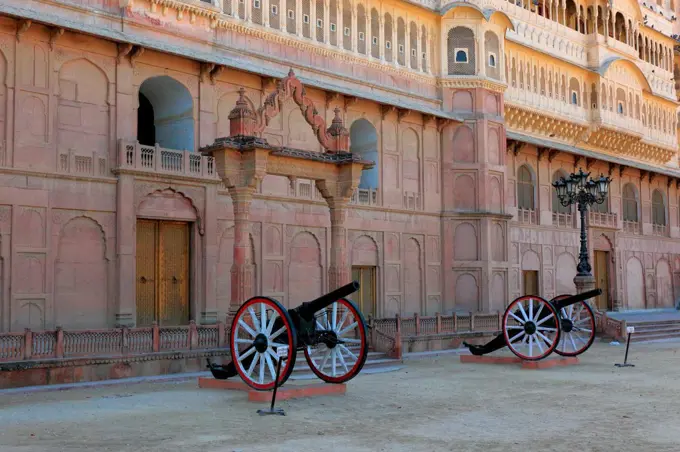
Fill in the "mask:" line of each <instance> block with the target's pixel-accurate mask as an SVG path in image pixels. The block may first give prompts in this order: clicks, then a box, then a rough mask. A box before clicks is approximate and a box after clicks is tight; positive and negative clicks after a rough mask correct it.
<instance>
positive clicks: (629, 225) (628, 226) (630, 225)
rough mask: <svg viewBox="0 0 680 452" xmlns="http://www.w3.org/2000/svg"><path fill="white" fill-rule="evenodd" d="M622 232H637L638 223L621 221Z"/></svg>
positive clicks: (638, 230)
mask: <svg viewBox="0 0 680 452" xmlns="http://www.w3.org/2000/svg"><path fill="white" fill-rule="evenodd" d="M623 232H627V233H628V234H639V233H640V223H638V222H637V221H626V220H624V221H623Z"/></svg>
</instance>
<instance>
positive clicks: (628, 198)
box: [622, 184, 638, 221]
mask: <svg viewBox="0 0 680 452" xmlns="http://www.w3.org/2000/svg"><path fill="white" fill-rule="evenodd" d="M622 195H623V196H622V197H623V221H638V208H637V196H636V195H635V189H634V188H633V186H632V185H631V184H626V186H625V187H623V193H622Z"/></svg>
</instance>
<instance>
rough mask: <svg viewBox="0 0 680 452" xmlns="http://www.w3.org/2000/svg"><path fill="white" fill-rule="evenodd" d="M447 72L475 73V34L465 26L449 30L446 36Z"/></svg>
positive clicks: (458, 73) (454, 73)
mask: <svg viewBox="0 0 680 452" xmlns="http://www.w3.org/2000/svg"><path fill="white" fill-rule="evenodd" d="M447 53H448V66H449V67H448V69H449V71H448V74H449V75H474V74H475V34H474V33H473V32H472V30H470V29H469V28H466V27H455V28H452V29H451V30H449V34H448V37H447Z"/></svg>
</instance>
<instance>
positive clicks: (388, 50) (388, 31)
mask: <svg viewBox="0 0 680 452" xmlns="http://www.w3.org/2000/svg"><path fill="white" fill-rule="evenodd" d="M393 47H394V43H393V42H392V16H391V15H390V13H385V61H387V62H388V63H391V62H392V49H393Z"/></svg>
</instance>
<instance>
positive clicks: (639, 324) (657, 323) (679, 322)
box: [626, 319, 680, 329]
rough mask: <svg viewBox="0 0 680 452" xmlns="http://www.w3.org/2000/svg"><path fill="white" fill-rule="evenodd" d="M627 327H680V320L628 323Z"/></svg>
mask: <svg viewBox="0 0 680 452" xmlns="http://www.w3.org/2000/svg"><path fill="white" fill-rule="evenodd" d="M626 325H628V326H634V327H635V329H637V328H638V327H640V328H642V327H649V326H660V325H680V319H675V320H641V321H627V322H626Z"/></svg>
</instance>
